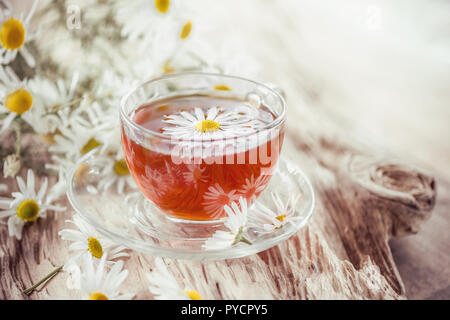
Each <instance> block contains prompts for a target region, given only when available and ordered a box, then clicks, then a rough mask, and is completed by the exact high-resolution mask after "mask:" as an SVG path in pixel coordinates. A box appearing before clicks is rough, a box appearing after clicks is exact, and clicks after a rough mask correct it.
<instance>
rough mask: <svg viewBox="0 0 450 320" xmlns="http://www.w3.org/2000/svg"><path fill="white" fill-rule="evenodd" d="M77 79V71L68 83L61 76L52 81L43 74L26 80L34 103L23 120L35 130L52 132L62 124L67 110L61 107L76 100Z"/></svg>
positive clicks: (45, 133)
mask: <svg viewBox="0 0 450 320" xmlns="http://www.w3.org/2000/svg"><path fill="white" fill-rule="evenodd" d="M78 80H79V77H78V73H75V74H74V75H73V76H72V78H71V81H70V83H66V82H65V81H64V80H63V79H62V78H58V79H57V80H56V81H52V80H50V79H48V78H46V77H43V76H36V77H34V78H33V79H30V80H29V81H28V88H29V89H30V91H31V92H32V93H33V97H34V98H35V104H34V105H33V108H32V109H31V110H30V111H29V112H28V115H27V117H26V118H24V120H25V121H26V122H28V124H29V125H30V126H31V127H32V128H33V129H34V131H35V132H37V133H40V134H43V135H47V134H52V133H54V132H55V131H56V130H57V129H58V128H59V127H61V126H63V124H64V121H63V117H64V115H65V114H66V113H67V112H66V111H62V109H64V108H70V107H71V106H72V105H73V104H74V103H75V102H76V99H75V97H74V95H75V89H76V86H77V83H78ZM72 121H73V118H72Z"/></svg>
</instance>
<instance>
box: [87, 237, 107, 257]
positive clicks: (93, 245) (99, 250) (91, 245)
mask: <svg viewBox="0 0 450 320" xmlns="http://www.w3.org/2000/svg"><path fill="white" fill-rule="evenodd" d="M88 250H89V251H90V252H91V254H92V256H93V257H95V258H97V259H100V258H101V257H102V256H103V247H102V245H101V244H100V241H98V240H97V238H94V237H89V238H88Z"/></svg>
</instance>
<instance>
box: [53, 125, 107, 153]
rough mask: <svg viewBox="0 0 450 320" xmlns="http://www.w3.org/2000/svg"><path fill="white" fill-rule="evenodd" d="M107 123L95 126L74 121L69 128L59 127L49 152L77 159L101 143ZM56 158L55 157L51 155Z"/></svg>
mask: <svg viewBox="0 0 450 320" xmlns="http://www.w3.org/2000/svg"><path fill="white" fill-rule="evenodd" d="M107 125H108V124H102V125H98V126H95V125H94V124H91V125H89V126H88V125H86V124H82V123H80V122H79V121H74V122H73V123H72V124H71V126H70V128H60V131H61V134H57V135H55V137H54V140H55V143H54V144H53V145H51V146H50V147H49V150H50V151H51V152H54V153H57V154H60V155H62V156H63V157H64V158H65V159H68V160H75V161H76V160H77V159H79V158H80V157H81V156H82V155H84V154H86V153H88V152H89V151H91V150H92V149H94V148H96V147H99V146H101V145H102V144H103V142H102V135H103V133H102V132H103V131H104V130H105V129H106V127H107ZM52 158H53V159H54V160H58V158H57V157H52Z"/></svg>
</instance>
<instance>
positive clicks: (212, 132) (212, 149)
mask: <svg viewBox="0 0 450 320" xmlns="http://www.w3.org/2000/svg"><path fill="white" fill-rule="evenodd" d="M285 108H286V107H285V103H284V100H283V98H282V97H281V96H280V95H279V94H278V93H277V92H276V91H275V90H273V89H271V88H269V87H267V86H265V85H263V84H259V83H257V82H254V81H251V80H247V79H243V78H239V77H233V76H226V75H221V74H206V73H180V74H172V75H167V76H164V77H161V78H158V79H155V80H151V81H148V82H146V83H144V84H142V85H141V86H139V87H138V88H136V89H134V90H132V91H131V92H130V93H128V94H127V95H126V96H125V97H124V98H123V99H122V102H121V112H120V115H121V124H122V146H123V150H124V153H125V159H126V162H127V164H128V167H129V169H130V172H131V174H132V176H133V178H134V180H135V181H136V183H137V185H138V187H139V189H140V190H141V192H142V193H143V194H144V195H145V196H146V197H147V198H148V199H149V200H151V201H152V202H153V203H154V204H155V205H156V206H157V207H158V208H160V209H161V210H162V211H163V212H165V213H166V214H168V215H170V216H172V217H175V218H179V219H183V220H195V221H200V220H203V221H205V220H211V221H214V220H218V219H220V218H222V217H224V216H225V215H226V213H225V211H224V210H223V207H224V206H225V205H230V204H231V202H238V199H239V198H240V197H244V198H245V199H246V200H247V203H248V204H249V205H251V204H252V203H253V202H254V201H255V200H256V198H257V197H258V196H259V195H260V194H261V192H263V191H264V189H265V188H266V186H267V184H268V183H269V180H270V177H271V175H272V173H273V171H274V170H275V168H276V165H277V161H278V157H279V154H280V151H281V147H282V142H283V137H284V122H285Z"/></svg>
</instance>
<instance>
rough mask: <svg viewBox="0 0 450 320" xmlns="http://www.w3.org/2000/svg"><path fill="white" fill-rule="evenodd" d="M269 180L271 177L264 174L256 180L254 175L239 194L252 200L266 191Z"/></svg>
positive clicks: (246, 181) (246, 180) (247, 180)
mask: <svg viewBox="0 0 450 320" xmlns="http://www.w3.org/2000/svg"><path fill="white" fill-rule="evenodd" d="M269 178H270V176H268V175H264V174H262V175H260V176H259V177H258V178H257V179H255V177H254V175H253V174H252V175H251V177H250V179H248V178H246V179H245V185H244V186H242V188H241V189H239V191H238V192H239V194H241V195H242V196H244V197H245V198H247V199H252V198H253V197H256V196H257V195H258V194H260V193H261V192H262V191H263V190H264V189H265V187H266V184H267V182H268V180H269Z"/></svg>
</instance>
